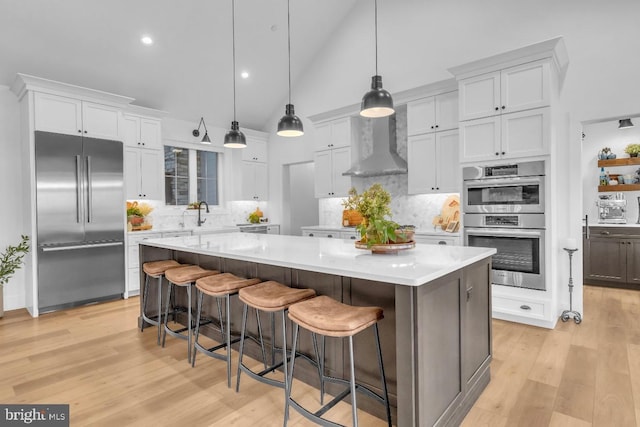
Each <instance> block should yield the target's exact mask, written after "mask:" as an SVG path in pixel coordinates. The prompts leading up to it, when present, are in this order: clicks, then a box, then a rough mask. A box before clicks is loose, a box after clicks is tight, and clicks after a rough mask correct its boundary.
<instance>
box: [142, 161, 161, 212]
mask: <svg viewBox="0 0 640 427" xmlns="http://www.w3.org/2000/svg"><path fill="white" fill-rule="evenodd" d="M162 162H163V156H162V151H160V150H147V149H141V150H140V175H141V176H140V182H141V183H140V194H141V197H142V198H144V199H154V200H162V199H163V197H162V188H163V186H162V184H161V183H162V182H163V179H162V178H163V176H162V170H163V168H162Z"/></svg>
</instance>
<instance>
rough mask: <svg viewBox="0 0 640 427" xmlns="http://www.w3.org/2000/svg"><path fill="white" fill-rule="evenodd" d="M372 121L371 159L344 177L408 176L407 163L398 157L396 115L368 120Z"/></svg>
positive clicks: (357, 165) (364, 160)
mask: <svg viewBox="0 0 640 427" xmlns="http://www.w3.org/2000/svg"><path fill="white" fill-rule="evenodd" d="M366 120H370V121H371V126H372V139H373V150H372V153H371V155H370V156H369V157H367V158H366V159H363V160H360V161H359V162H357V163H356V164H355V165H354V166H353V167H352V168H351V169H349V170H348V171H346V172H344V173H343V174H342V175H350V176H358V177H363V178H366V177H370V176H383V175H400V174H406V173H407V171H408V169H407V162H406V161H405V160H404V159H403V158H402V157H400V156H399V155H398V144H397V142H396V115H395V114H392V115H391V116H389V117H383V118H377V119H366Z"/></svg>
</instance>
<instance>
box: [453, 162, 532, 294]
mask: <svg viewBox="0 0 640 427" xmlns="http://www.w3.org/2000/svg"><path fill="white" fill-rule="evenodd" d="M544 168H545V165H544V161H533V162H523V163H515V164H508V165H498V166H484V167H476V166H474V167H465V168H463V179H464V185H463V188H464V190H463V191H464V194H463V197H464V205H463V211H464V239H465V244H466V245H467V246H479V247H489V248H495V249H496V250H497V251H498V252H497V254H496V255H494V256H493V260H492V266H493V280H492V281H493V283H494V284H496V285H504V286H516V287H522V288H529V289H537V290H545V262H544V259H545V255H544V254H545V214H544V200H545V196H544V195H545V190H544V182H545V176H544V175H545V172H544Z"/></svg>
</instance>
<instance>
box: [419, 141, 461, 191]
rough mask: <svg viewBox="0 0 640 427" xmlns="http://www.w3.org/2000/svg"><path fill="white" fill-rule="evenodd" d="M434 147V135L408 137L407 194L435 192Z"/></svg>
mask: <svg viewBox="0 0 640 427" xmlns="http://www.w3.org/2000/svg"><path fill="white" fill-rule="evenodd" d="M435 146H436V134H435V133H427V134H422V135H418V136H410V137H409V139H408V140H407V166H408V170H409V173H408V177H407V179H408V184H407V192H408V193H409V194H423V193H432V192H433V191H434V190H435V187H436V172H435V170H436V167H437V162H436V148H435ZM456 151H457V150H456ZM456 161H457V158H456Z"/></svg>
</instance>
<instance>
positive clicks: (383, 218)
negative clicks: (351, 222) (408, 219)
mask: <svg viewBox="0 0 640 427" xmlns="http://www.w3.org/2000/svg"><path fill="white" fill-rule="evenodd" d="M349 203H350V206H351V207H352V208H355V210H357V211H358V212H360V214H361V215H362V222H361V223H360V224H359V225H358V226H357V229H358V232H359V233H360V243H361V244H366V246H367V247H368V248H371V247H372V246H374V245H388V244H391V243H404V242H407V241H409V240H410V238H409V233H408V231H409V230H407V231H405V230H402V229H400V227H399V225H398V224H397V223H396V222H395V221H393V220H391V207H390V204H391V195H390V194H389V192H387V191H386V190H385V189H384V188H383V187H382V185H380V184H373V185H372V186H371V187H369V188H368V189H366V190H365V191H363V192H362V193H361V194H358V193H357V191H356V190H355V189H354V188H352V189H351V190H350V191H349ZM411 231H412V230H411Z"/></svg>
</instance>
